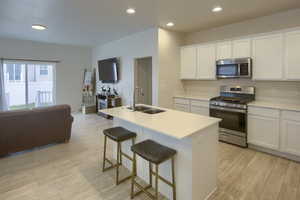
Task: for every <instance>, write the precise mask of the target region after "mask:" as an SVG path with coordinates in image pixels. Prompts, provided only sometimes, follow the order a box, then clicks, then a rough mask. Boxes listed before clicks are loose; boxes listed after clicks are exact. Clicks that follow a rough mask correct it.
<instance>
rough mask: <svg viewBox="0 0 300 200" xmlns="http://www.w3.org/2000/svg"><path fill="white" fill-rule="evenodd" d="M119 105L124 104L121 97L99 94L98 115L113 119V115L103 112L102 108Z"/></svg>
mask: <svg viewBox="0 0 300 200" xmlns="http://www.w3.org/2000/svg"><path fill="white" fill-rule="evenodd" d="M119 106H122V101H121V98H120V97H106V96H97V110H98V115H100V116H102V117H104V118H106V119H112V116H109V115H106V114H104V113H101V110H102V109H107V108H114V107H119Z"/></svg>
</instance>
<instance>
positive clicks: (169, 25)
mask: <svg viewBox="0 0 300 200" xmlns="http://www.w3.org/2000/svg"><path fill="white" fill-rule="evenodd" d="M174 25H175V24H174V23H173V22H169V23H167V26H168V27H172V26H174Z"/></svg>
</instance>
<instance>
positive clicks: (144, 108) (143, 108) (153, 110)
mask: <svg viewBox="0 0 300 200" xmlns="http://www.w3.org/2000/svg"><path fill="white" fill-rule="evenodd" d="M128 109H129V110H132V107H128ZM135 111H140V112H143V113H146V114H157V113H161V112H165V110H161V109H156V108H151V107H147V106H136V107H135Z"/></svg>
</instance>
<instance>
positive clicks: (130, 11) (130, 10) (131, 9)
mask: <svg viewBox="0 0 300 200" xmlns="http://www.w3.org/2000/svg"><path fill="white" fill-rule="evenodd" d="M126 12H127V13H128V14H131V15H132V14H134V13H135V9H134V8H128V9H127V10H126Z"/></svg>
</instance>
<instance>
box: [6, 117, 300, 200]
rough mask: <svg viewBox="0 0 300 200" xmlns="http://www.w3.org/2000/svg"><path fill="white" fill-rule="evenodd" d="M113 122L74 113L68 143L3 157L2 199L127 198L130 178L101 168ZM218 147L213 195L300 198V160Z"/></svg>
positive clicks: (232, 198) (218, 199)
mask: <svg viewBox="0 0 300 200" xmlns="http://www.w3.org/2000/svg"><path fill="white" fill-rule="evenodd" d="M111 126H112V123H111V121H108V120H104V119H102V118H100V117H98V116H96V115H88V116H85V115H81V114H76V115H75V122H74V125H73V133H72V139H71V140H70V142H69V143H68V144H59V145H51V146H47V147H44V148H41V149H36V150H33V151H29V152H26V153H21V154H17V155H13V156H10V157H6V158H2V159H0V200H129V199H130V197H129V191H130V182H129V181H127V182H125V183H123V184H121V185H119V186H115V185H114V181H115V179H114V178H115V176H114V175H115V173H114V171H108V172H105V173H102V172H101V170H100V164H101V163H100V161H99V159H101V158H102V147H103V137H102V133H101V132H102V130H103V129H105V128H108V127H111ZM219 147H220V148H219V152H220V154H219V173H218V179H219V183H218V187H219V188H218V190H217V192H216V193H215V194H214V195H213V196H212V197H211V198H210V200H221V199H222V200H223V199H224V200H227V199H228V200H229V199H230V200H238V199H247V200H248V199H253V200H259V199H263V200H264V199H266V200H277V199H278V200H279V199H280V200H300V164H299V163H295V162H292V161H289V160H285V159H282V158H278V157H274V156H271V155H267V154H264V153H260V152H256V151H253V150H250V149H242V148H238V147H235V146H232V145H228V144H223V143H220V145H219ZM125 173H128V172H126V170H124V172H122V174H125ZM135 199H137V200H142V199H147V198H146V197H145V196H143V195H141V196H139V197H137V198H135ZM179 200H183V199H179Z"/></svg>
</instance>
